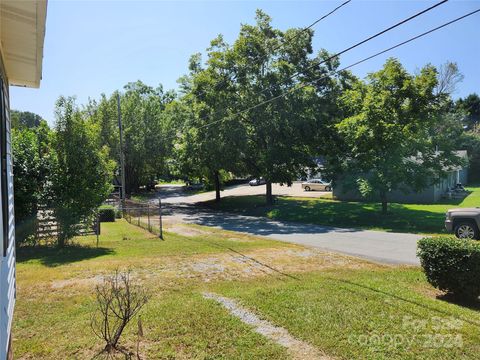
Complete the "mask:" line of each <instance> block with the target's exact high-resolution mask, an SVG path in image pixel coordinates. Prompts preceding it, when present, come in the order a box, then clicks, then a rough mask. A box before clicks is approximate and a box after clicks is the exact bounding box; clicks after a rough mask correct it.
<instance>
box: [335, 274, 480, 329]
mask: <svg viewBox="0 0 480 360" xmlns="http://www.w3.org/2000/svg"><path fill="white" fill-rule="evenodd" d="M326 279H328V280H331V281H333V282H338V283H343V284H346V285H350V286H352V287H356V288H358V289H363V290H365V291H368V292H371V293H375V294H377V295H378V296H380V297H388V298H391V299H395V300H397V301H402V302H405V303H408V304H411V305H414V306H418V307H422V308H424V309H427V310H429V311H432V312H436V313H438V314H440V315H443V316H450V317H454V318H456V319H459V320H462V321H465V322H467V323H469V324H471V325H474V326H476V327H477V328H480V323H479V322H477V321H475V320H474V319H468V318H466V317H465V316H461V315H458V314H455V313H454V312H452V311H448V310H445V309H440V308H438V307H437V306H434V305H429V304H426V303H422V302H420V301H417V300H415V299H411V298H406V297H403V296H400V295H397V294H394V293H391V292H388V291H384V290H381V289H377V288H374V287H371V286H368V285H365V284H362V283H360V282H355V281H351V280H347V279H338V278H332V277H327V278H326ZM437 299H439V300H443V301H447V302H449V303H451V304H454V305H457V306H462V307H468V308H469V309H471V310H476V311H478V310H479V309H480V306H479V304H477V305H474V304H472V303H471V302H470V303H469V304H470V306H467V305H466V303H459V302H458V300H456V302H453V301H452V300H451V297H450V301H449V300H446V299H445V298H441V297H437Z"/></svg>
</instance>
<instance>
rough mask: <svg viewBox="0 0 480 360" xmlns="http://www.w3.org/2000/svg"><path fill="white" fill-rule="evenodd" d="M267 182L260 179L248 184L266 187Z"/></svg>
mask: <svg viewBox="0 0 480 360" xmlns="http://www.w3.org/2000/svg"><path fill="white" fill-rule="evenodd" d="M266 183H267V182H266V181H265V179H263V178H259V179H253V180H250V181H249V182H248V185H250V186H259V185H265V184H266Z"/></svg>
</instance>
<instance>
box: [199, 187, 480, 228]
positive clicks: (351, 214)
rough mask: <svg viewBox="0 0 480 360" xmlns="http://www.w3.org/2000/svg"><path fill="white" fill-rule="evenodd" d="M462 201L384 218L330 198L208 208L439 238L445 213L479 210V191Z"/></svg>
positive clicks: (257, 200) (377, 208)
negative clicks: (448, 211) (459, 210)
mask: <svg viewBox="0 0 480 360" xmlns="http://www.w3.org/2000/svg"><path fill="white" fill-rule="evenodd" d="M468 190H469V191H470V192H471V193H470V194H469V195H468V196H467V197H466V198H465V199H463V200H460V201H458V200H443V201H442V202H441V203H438V204H431V205H429V204H398V203H391V204H389V213H388V214H387V215H382V214H381V205H380V204H378V203H369V202H348V201H337V200H333V199H329V198H325V197H322V198H315V199H312V198H291V197H277V201H276V203H275V204H274V205H273V206H266V205H265V197H264V196H238V197H233V196H232V197H226V198H224V199H222V201H221V202H220V203H218V204H215V203H213V202H209V203H207V205H208V206H211V207H214V208H216V209H219V210H223V211H232V212H237V213H242V214H245V215H254V216H266V217H268V218H270V219H275V220H284V221H295V222H303V223H309V224H319V225H329V226H336V227H347V228H363V229H373V230H385V231H394V232H405V233H421V234H422V233H423V234H438V233H443V232H444V220H445V212H446V211H447V210H448V209H451V208H457V207H476V206H480V187H469V188H468Z"/></svg>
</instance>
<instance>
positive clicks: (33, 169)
mask: <svg viewBox="0 0 480 360" xmlns="http://www.w3.org/2000/svg"><path fill="white" fill-rule="evenodd" d="M51 136H52V132H51V130H50V129H49V127H48V125H47V124H46V122H41V123H40V124H39V126H38V127H36V128H35V129H30V128H26V127H19V128H14V129H13V130H12V150H13V154H14V161H13V174H14V177H13V180H14V189H15V231H16V239H17V242H18V243H24V242H25V241H27V240H29V239H30V237H32V236H33V235H34V232H35V220H36V218H37V212H38V208H39V206H40V205H41V204H42V203H43V202H44V199H43V196H44V189H45V186H46V183H47V181H48V179H49V174H50V172H51V165H52V161H51V156H52V154H51V151H50V140H51Z"/></svg>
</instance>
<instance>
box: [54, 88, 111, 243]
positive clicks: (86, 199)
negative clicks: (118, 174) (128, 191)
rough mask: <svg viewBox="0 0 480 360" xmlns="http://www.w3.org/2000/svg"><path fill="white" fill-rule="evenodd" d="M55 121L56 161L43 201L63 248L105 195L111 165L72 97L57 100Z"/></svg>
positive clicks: (94, 129)
mask: <svg viewBox="0 0 480 360" xmlns="http://www.w3.org/2000/svg"><path fill="white" fill-rule="evenodd" d="M55 118H56V119H55V121H56V122H55V134H54V136H53V140H52V145H51V146H52V150H53V152H54V155H55V158H54V165H53V169H52V171H51V172H50V179H49V181H48V189H47V196H46V199H47V200H48V205H50V207H52V208H53V209H54V213H55V216H56V219H57V221H58V223H59V226H60V234H59V238H58V246H60V247H62V246H64V245H65V244H66V242H67V241H68V239H70V238H71V237H72V236H74V235H75V234H76V230H77V229H76V224H78V222H79V221H82V220H85V219H87V217H88V216H89V215H91V214H92V211H93V210H94V209H96V208H97V207H98V206H99V205H101V204H102V202H103V201H104V200H105V198H106V197H107V196H108V194H109V192H110V191H111V185H110V184H111V174H112V171H113V164H112V162H111V161H109V160H108V152H107V151H108V150H107V149H106V148H100V147H99V145H98V139H97V136H98V128H97V127H95V126H92V124H90V123H89V122H87V121H86V120H85V118H84V116H83V114H82V112H81V111H80V110H79V109H78V108H77V106H76V105H75V100H74V98H71V97H67V98H66V97H60V98H59V99H58V100H57V102H56V108H55Z"/></svg>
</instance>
